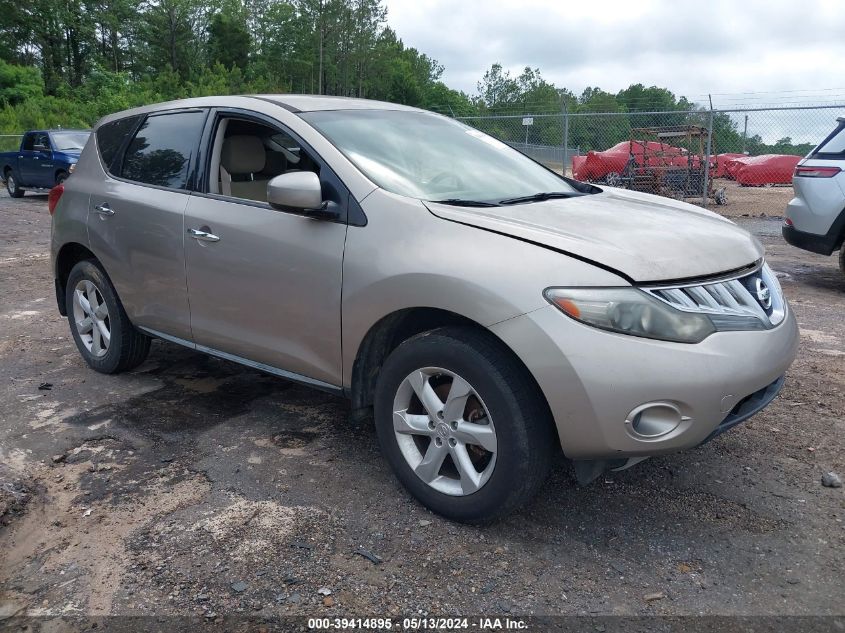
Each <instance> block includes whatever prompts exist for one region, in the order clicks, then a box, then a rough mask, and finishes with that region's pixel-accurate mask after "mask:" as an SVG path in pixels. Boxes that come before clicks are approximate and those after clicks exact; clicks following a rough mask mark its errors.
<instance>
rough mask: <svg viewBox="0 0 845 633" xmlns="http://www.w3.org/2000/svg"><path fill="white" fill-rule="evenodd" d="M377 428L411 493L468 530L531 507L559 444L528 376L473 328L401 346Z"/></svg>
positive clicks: (380, 390) (390, 362)
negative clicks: (470, 526)
mask: <svg viewBox="0 0 845 633" xmlns="http://www.w3.org/2000/svg"><path fill="white" fill-rule="evenodd" d="M375 421H376V431H377V433H378V438H379V443H380V445H381V449H382V452H383V453H384V455H385V458H386V459H387V461H388V462H389V463H390V465H391V467H392V468H393V471H394V473H395V474H396V476H397V477H398V479H399V480H400V481H401V482H402V484H403V485H404V486H405V487H406V488H407V489H408V491H409V492H410V493H411V494H412V495H413V496H414V497H416V498H417V499H418V500H419V501H421V502H422V503H423V504H424V505H426V506H427V507H428V508H430V509H431V510H433V511H434V512H437V513H438V514H441V515H443V516H445V517H447V518H449V519H453V520H455V521H461V522H466V523H476V524H484V523H489V522H491V521H493V520H495V519H497V518H499V517H502V516H504V515H506V514H508V513H510V512H512V511H514V510H515V509H517V508H518V507H520V506H521V505H523V504H524V503H525V502H526V501H528V500H529V499H530V498H531V497H532V496H533V495H534V494H535V493H536V492H537V490H538V489H539V487H540V485H541V484H542V483H543V481H544V480H545V478H546V475H547V474H548V471H549V468H550V465H551V462H552V458H553V455H554V453H555V452H556V447H557V445H558V444H557V436H556V434H555V432H554V426H553V423H552V419H551V414H550V412H549V410H548V406H547V405H546V402H545V400H544V399H543V397H542V395H541V393H540V391H539V388H538V387H537V385H536V383H534V381H533V379H532V378H531V376H530V375H529V374H528V372H527V370H526V369H525V368H524V367H523V366H522V365H521V364H520V363H519V362H518V360H517V359H516V358H514V357H513V355H512V353H511V352H510V351H509V350H508V349H507V348H506V347H504V345H503V344H502V343H501V342H500V341H498V340H497V339H496V338H495V337H493V336H492V335H491V334H489V333H487V332H484V331H481V330H477V329H474V328H469V327H446V328H440V329H437V330H433V331H431V332H426V333H424V334H420V335H418V336H415V337H413V338H411V339H409V340H407V341H405V342H404V343H402V344H401V345H399V347H397V348H396V349H395V350H394V351H393V352H392V353H391V354H390V355H389V356H388V358H387V360H386V362H385V363H384V366H383V367H382V369H381V371H380V373H379V378H378V383H377V385H376V394H375Z"/></svg>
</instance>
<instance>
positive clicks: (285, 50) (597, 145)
mask: <svg viewBox="0 0 845 633" xmlns="http://www.w3.org/2000/svg"><path fill="white" fill-rule="evenodd" d="M3 6H4V9H3V10H2V11H0V133H14V132H20V131H22V130H25V129H30V128H39V127H58V126H61V127H66V128H69V127H88V126H90V125H92V124H93V123H94V122H95V121H96V120H97V119H98V118H99V117H101V116H103V115H105V114H108V113H110V112H115V111H118V110H123V109H126V108H129V107H133V106H136V105H142V104H146V103H154V102H157V101H166V100H170V99H178V98H183V97H190V96H205V95H212V94H244V93H247V94H248V93H280V92H282V93H283V92H295V93H311V94H315V93H316V94H329V95H342V96H350V97H365V98H371V99H382V100H386V101H393V102H397V103H404V104H408V105H413V106H418V107H422V108H426V109H429V110H433V111H436V112H440V113H443V114H447V115H450V116H459V117H460V116H488V115H497V114H519V113H530V114H541V113H560V112H562V111H563V110H567V111H568V112H571V113H583V112H617V113H621V114H620V116H616V117H606V118H605V117H603V118H601V119H592V118H580V119H579V118H577V117H572V118H570V129H569V139H570V145H571V146H573V147H575V146H578V147H581V148H583V149H605V148H606V147H608V146H610V145H613V144H614V143H616V142H619V141H620V140H626V139H627V138H629V137H630V128H631V127H632V126H634V127H647V126H650V125H666V124H671V123H675V122H676V120H677V122H683V123H688V122H692V121H691V120H690V117H689V116H688V115H681V114H679V115H678V116H677V117H675V118H672V117H666V116H665V115H664V116H662V117H660V118H659V120H658V117H654V116H652V117H651V118H649V117H650V115H634V114H633V113H635V112H647V111H657V110H659V111H670V112H679V113H680V112H687V111H690V110H696V109H697V108H696V105H695V104H693V103H691V102H689V101H688V100H687V99H686V98H685V97H676V96H675V95H674V94H673V93H672V92H671V91H669V90H667V89H665V88H659V87H655V86H652V87H645V86H643V85H642V84H635V85H632V86H630V87H628V88H626V89H625V90H621V91H619V92H617V93H609V92H605V91H603V90H601V89H600V88H597V87H595V88H593V87H591V88H587V89H586V90H584V91H583V92H582V93H581V94H578V95H576V94H574V93H572V92H571V91H569V90H567V89H566V88H560V87H557V86H555V85H554V84H553V83H551V82H548V81H546V80H545V79H544V78H543V77H542V75H541V73H540V70H539V69H536V68H533V69H532V68H525V69H524V71H523V72H522V73H520V74H519V75H517V76H512V75H511V74H510V73H508V72H507V71H505V70H503V68H502V66H501V65H500V64H493V65H492V66H491V68H490V69H489V70H487V72H485V73H484V75H483V77H482V78H481V80H480V81H479V82H478V85H477V93H476V94H475V95H472V96H470V95H467V94H465V93H463V92H460V91H457V90H453V89H451V88H449V87H448V86H446V85H445V83H443V81H442V80H441V77H442V74H443V70H444V68H443V66H442V65H441V64H440V63H438V62H437V60H435V59H432V58H431V57H429V56H428V55H426V54H425V53H424V52H421V51H419V50H417V49H415V48H413V47H409V46H406V45H405V44H404V43H403V42H402V40H401V39H400V37H399V36H398V34H397V33H396V32H395V31H394V30H393V29H391V28H390V26H389V25H388V23H387V9H386V8H385V6H384V5H383V2H382V0H28V1H27V2H11V1H10V0H8V1H6V2H4V5H3ZM693 119H695V117H693ZM696 120H697V119H696ZM504 121H506V120H504ZM474 123H477V122H474ZM714 123H715V128H716V131H717V137H718V138H719V146H720V147H719V150H720V151H739V150H740V148H741V146H742V145H744V146H745V147H746V149H747V150H749V151H750V152H751V153H764V152H765V151H767V146H765V144H764V143H763V142H762V140H761V139H760V138H759V136H758V137H751V138H743V137H742V136H741V134H740V132H739V131H738V129H737V124H736V122H735V121H733V120H732V119H731V118H730V117H728V116H727V115H717V120H716V121H715V122H714ZM478 125H479V127H482V129H484V130H485V131H488V132H490V133H493V134H495V135H497V136H499V137H500V138H503V140H514V141H520V140H523V141H524V138H522V135H523V134H524V129H523V128H522V127H521V126H513V125H508V124H506V123H505V122H503V121H499V122H498V123H497V122H496V120H495V119H494V120H489V121H487V120H485V122H484V123H478ZM487 128H489V129H487ZM531 134H532V142H538V143H543V144H552V145H560V144H561V143H562V129H561V122H560V119H559V118H541V119H538V120H537V121H535V126H532V130H531ZM510 136H514V138H513V139H510V138H509V137H510ZM782 140H783V141H785V142H784V143H781V142H780V141H779V143H780V146H781V149H784V148H789V147H791V141H789V139H782Z"/></svg>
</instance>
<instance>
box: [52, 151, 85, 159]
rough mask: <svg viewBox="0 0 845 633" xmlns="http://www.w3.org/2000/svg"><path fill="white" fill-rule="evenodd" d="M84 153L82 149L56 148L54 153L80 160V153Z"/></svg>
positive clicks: (54, 154)
mask: <svg viewBox="0 0 845 633" xmlns="http://www.w3.org/2000/svg"><path fill="white" fill-rule="evenodd" d="M81 153H82V150H81V149H62V150H56V151H55V152H54V153H53V156H54V157H56V156H63V157H65V158H69V159H71V160H79V155H80V154H81Z"/></svg>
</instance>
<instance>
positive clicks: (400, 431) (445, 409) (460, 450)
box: [393, 367, 497, 496]
mask: <svg viewBox="0 0 845 633" xmlns="http://www.w3.org/2000/svg"><path fill="white" fill-rule="evenodd" d="M393 430H394V433H395V435H396V442H397V443H398V445H399V450H400V451H401V453H402V456H403V457H404V458H405V461H406V462H407V463H408V466H410V467H411V470H413V471H414V473H415V474H416V475H417V477H419V478H420V479H422V480H423V481H424V482H425V483H426V484H428V485H429V486H431V487H432V488H434V489H435V490H437V491H439V492H442V493H444V494H447V495H452V496H464V495H469V494H472V493H474V492H476V491H478V490H479V489H480V488H481V487H482V486H484V484H486V483H487V481H488V480H489V479H490V476H491V475H492V473H493V469H494V468H495V465H496V450H497V439H496V430H495V427H494V426H493V420H492V419H491V418H490V414H489V412H488V410H487V407H486V406H485V405H484V402H483V401H482V400H481V397H480V396H479V395H478V393H477V392H476V391H475V389H474V388H473V387H472V385H470V384H469V383H468V382H467V381H466V380H464V379H463V378H462V377H461V376H459V375H458V374H456V373H454V372H452V371H449V370H447V369H441V368H438V367H426V368H423V369H418V370H416V371H414V372H412V373H410V374H409V375H408V376H407V377H406V378H405V379H404V380H403V381H402V383H401V384H400V385H399V389H398V390H397V392H396V396H395V398H394V401H393Z"/></svg>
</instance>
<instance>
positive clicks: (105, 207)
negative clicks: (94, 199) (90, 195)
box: [94, 202, 114, 215]
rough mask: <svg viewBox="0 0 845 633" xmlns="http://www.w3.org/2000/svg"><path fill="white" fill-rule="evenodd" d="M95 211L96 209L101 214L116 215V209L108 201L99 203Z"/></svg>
mask: <svg viewBox="0 0 845 633" xmlns="http://www.w3.org/2000/svg"><path fill="white" fill-rule="evenodd" d="M94 211H96V212H97V213H99V214H100V215H114V209H112V208H111V207H110V206H109V203H108V202H104V203H103V204H98V205H97V206H96V207H94Z"/></svg>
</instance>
